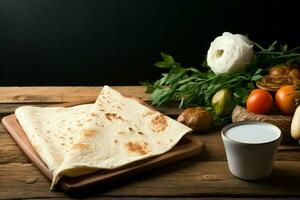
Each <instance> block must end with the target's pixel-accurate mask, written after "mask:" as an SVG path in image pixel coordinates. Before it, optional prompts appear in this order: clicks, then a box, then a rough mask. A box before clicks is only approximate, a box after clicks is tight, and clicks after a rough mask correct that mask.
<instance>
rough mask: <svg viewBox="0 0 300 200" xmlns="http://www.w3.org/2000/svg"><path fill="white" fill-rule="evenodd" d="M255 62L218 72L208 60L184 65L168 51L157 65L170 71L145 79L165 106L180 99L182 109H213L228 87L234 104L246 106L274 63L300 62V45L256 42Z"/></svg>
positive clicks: (152, 94)
mask: <svg viewBox="0 0 300 200" xmlns="http://www.w3.org/2000/svg"><path fill="white" fill-rule="evenodd" d="M255 48H256V49H257V50H256V51H255V52H254V55H253V58H252V60H251V63H250V64H249V66H247V68H246V69H245V70H244V71H241V72H239V73H235V74H226V73H225V74H215V73H214V72H212V71H211V70H210V69H209V67H208V66H207V64H206V62H205V61H204V62H203V64H202V65H201V66H200V67H197V68H195V67H187V68H186V67H183V66H181V64H180V63H179V62H176V61H175V59H174V58H173V57H172V56H171V55H168V54H165V53H161V57H162V61H159V62H156V63H154V66H156V67H160V68H165V69H166V70H169V71H168V73H163V74H162V77H161V78H160V79H159V80H156V81H155V82H153V83H152V82H149V81H146V82H142V85H144V86H146V88H147V93H150V100H151V101H152V104H153V105H158V106H160V105H163V104H167V103H169V102H172V101H179V102H180V103H179V108H185V107H191V106H204V107H206V108H207V109H208V110H210V111H212V112H213V108H212V105H211V99H212V96H213V95H214V94H215V93H216V92H218V91H219V90H221V89H224V88H228V89H230V90H231V91H232V93H233V95H234V98H233V99H234V103H235V104H237V105H245V102H246V99H247V97H248V95H249V93H250V91H251V90H253V89H254V88H255V81H257V80H259V79H260V78H261V76H262V75H263V74H265V73H267V71H268V69H269V68H270V67H272V66H276V65H280V64H283V63H287V62H288V64H291V63H300V53H298V52H297V51H298V50H299V49H300V47H296V48H294V49H291V50H288V47H287V45H283V46H279V48H278V47H277V42H276V41H275V42H273V43H272V44H271V45H270V46H269V47H268V48H263V47H262V46H260V45H259V44H257V43H255ZM227 119H228V116H227V117H223V118H220V117H219V118H218V119H217V120H218V121H219V122H220V123H223V122H225V121H227Z"/></svg>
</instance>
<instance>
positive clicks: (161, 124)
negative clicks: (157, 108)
mask: <svg viewBox="0 0 300 200" xmlns="http://www.w3.org/2000/svg"><path fill="white" fill-rule="evenodd" d="M151 126H152V128H151V130H152V131H153V132H156V133H160V132H162V131H164V130H165V129H166V128H167V126H168V121H167V119H166V117H165V116H164V115H162V114H160V115H157V116H156V117H154V118H153V119H152V120H151Z"/></svg>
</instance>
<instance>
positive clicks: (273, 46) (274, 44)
mask: <svg viewBox="0 0 300 200" xmlns="http://www.w3.org/2000/svg"><path fill="white" fill-rule="evenodd" d="M276 44H277V41H274V42H273V43H272V44H271V45H270V46H269V47H268V48H267V51H274V50H275V48H276V47H275V46H276Z"/></svg>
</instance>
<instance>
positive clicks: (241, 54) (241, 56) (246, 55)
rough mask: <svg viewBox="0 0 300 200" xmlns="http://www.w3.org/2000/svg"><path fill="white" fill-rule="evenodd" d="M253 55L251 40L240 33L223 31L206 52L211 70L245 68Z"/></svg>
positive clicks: (234, 71)
mask: <svg viewBox="0 0 300 200" xmlns="http://www.w3.org/2000/svg"><path fill="white" fill-rule="evenodd" d="M252 56H253V42H251V41H250V40H249V39H248V38H247V37H245V36H244V35H240V34H235V35H233V34H231V33H229V32H224V33H223V34H222V36H219V37H217V38H216V39H215V40H214V41H213V42H212V43H211V44H210V47H209V50H208V52H207V64H208V66H209V67H210V68H211V70H212V71H213V72H215V73H216V74H220V73H236V72H240V71H242V70H243V69H245V67H246V65H247V64H249V63H250V61H251V59H252Z"/></svg>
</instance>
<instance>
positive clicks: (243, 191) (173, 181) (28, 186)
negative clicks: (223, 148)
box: [0, 160, 300, 199]
mask: <svg viewBox="0 0 300 200" xmlns="http://www.w3.org/2000/svg"><path fill="white" fill-rule="evenodd" d="M299 168H300V163H299V162H296V161H277V162H275V166H274V170H273V173H272V175H271V176H269V177H268V178H267V179H265V180H263V181H258V182H255V181H253V182H247V181H242V180H239V179H237V178H235V177H233V176H232V175H231V174H230V172H229V170H228V167H227V163H226V162H224V161H217V162H194V161H193V162H191V161H189V160H186V161H181V162H178V163H177V164H176V165H168V166H165V167H162V168H159V169H155V170H153V171H151V172H147V173H145V174H140V175H137V176H135V177H134V178H133V179H128V180H125V181H120V182H118V183H114V184H113V185H107V186H106V187H102V188H97V190H92V191H85V192H83V193H81V195H82V196H114V197H117V196H133V197H135V196H141V197H142V196H144V197H146V196H150V197H151V196H152V197H154V196H157V197H172V196H173V197H179V196H185V197H196V196H206V197H208V196H212V197H216V196H219V197H222V196H227V195H229V196H232V197H243V196H244V197H248V196H258V197H262V196H268V195H272V196H273V197H274V196H295V195H300V190H299V186H298V183H299V181H300V176H299ZM0 185H1V189H0V197H1V198H3V199H7V198H11V197H12V195H13V196H14V197H15V198H38V197H40V198H41V197H64V196H65V194H63V193H61V192H49V186H50V182H49V181H48V180H47V179H46V178H45V177H44V176H43V175H42V174H40V172H39V171H38V170H36V168H35V167H34V166H33V165H31V164H19V163H11V164H7V165H0Z"/></svg>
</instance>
